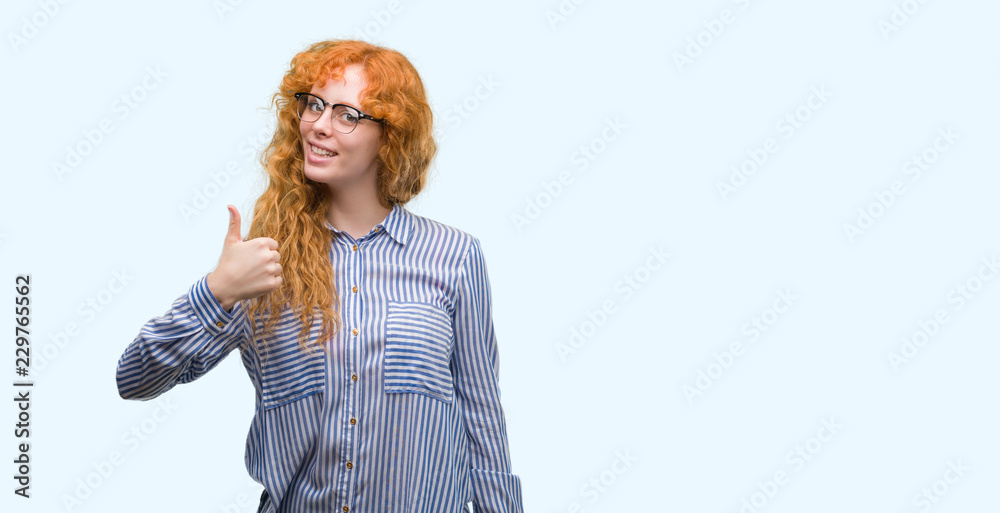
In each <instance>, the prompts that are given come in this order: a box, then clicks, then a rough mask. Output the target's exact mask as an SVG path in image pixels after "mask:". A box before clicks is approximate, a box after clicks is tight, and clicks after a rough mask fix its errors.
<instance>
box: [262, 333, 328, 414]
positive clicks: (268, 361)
mask: <svg viewBox="0 0 1000 513" xmlns="http://www.w3.org/2000/svg"><path fill="white" fill-rule="evenodd" d="M294 334H295V335H298V332H297V331H296V332H295V333H294ZM267 342H268V344H269V346H268V347H267V348H266V350H265V351H266V352H265V353H264V354H262V355H261V356H262V360H263V365H262V367H263V370H262V371H261V402H262V405H261V406H262V407H263V408H264V409H265V410H269V409H271V408H276V407H278V406H282V405H285V404H289V403H291V402H294V401H297V400H299V399H302V398H303V397H306V396H308V395H311V394H314V393H316V392H322V391H323V390H324V389H325V388H326V366H325V360H324V354H323V352H322V350H321V349H320V348H318V347H316V346H315V345H313V346H311V347H310V350H309V351H303V350H302V348H301V347H300V346H299V344H298V340H297V339H296V337H295V336H284V337H280V338H278V339H277V340H275V339H273V338H272V339H270V340H268V341H267Z"/></svg>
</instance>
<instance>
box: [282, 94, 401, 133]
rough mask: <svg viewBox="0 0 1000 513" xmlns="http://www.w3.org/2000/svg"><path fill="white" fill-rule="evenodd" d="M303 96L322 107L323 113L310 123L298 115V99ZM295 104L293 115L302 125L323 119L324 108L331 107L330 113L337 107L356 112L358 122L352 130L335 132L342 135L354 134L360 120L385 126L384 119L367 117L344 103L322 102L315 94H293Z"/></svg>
mask: <svg viewBox="0 0 1000 513" xmlns="http://www.w3.org/2000/svg"><path fill="white" fill-rule="evenodd" d="M303 96H312V97H313V98H316V99H317V100H319V104H320V105H322V106H323V112H320V114H319V116H318V117H317V118H316V119H314V120H312V121H306V120H304V119H302V115H301V114H299V107H298V102H299V101H300V98H301V97H303ZM295 102H296V106H295V115H296V116H297V117H298V118H299V121H302V122H304V123H315V122H317V121H319V120H320V118H322V117H323V114H326V108H327V107H331V112H332V110H333V109H336V108H337V107H347V108H349V109H351V110H353V111H354V112H357V113H358V115H357V118H358V122H357V123H355V124H354V128H352V129H351V131H350V132H340V130H337V131H338V132H340V133H342V134H344V133H346V134H349V133H351V132H354V129H355V128H358V124H360V123H361V120H362V119H370V120H372V121H374V122H376V123H379V124H383V125H384V124H385V120H384V119H379V118H376V117H372V116H369V115H368V114H365V113H364V112H361V109H359V108H357V107H355V106H354V105H348V104H346V103H330V102H328V101H326V100H324V99H322V98H320V97H319V96H316V95H315V94H312V93H295Z"/></svg>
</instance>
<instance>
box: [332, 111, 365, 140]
mask: <svg viewBox="0 0 1000 513" xmlns="http://www.w3.org/2000/svg"><path fill="white" fill-rule="evenodd" d="M358 118H359V113H358V111H356V110H354V109H352V108H351V107H348V106H346V105H337V107H336V108H334V109H333V127H334V128H336V129H337V131H338V132H342V133H345V134H349V133H351V132H352V131H353V130H354V127H356V126H358Z"/></svg>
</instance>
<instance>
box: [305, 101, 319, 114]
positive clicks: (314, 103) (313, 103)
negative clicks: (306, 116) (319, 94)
mask: <svg viewBox="0 0 1000 513" xmlns="http://www.w3.org/2000/svg"><path fill="white" fill-rule="evenodd" d="M306 107H307V108H308V109H309V110H311V111H313V112H323V104H321V103H320V102H319V100H317V99H315V98H311V99H310V100H309V103H308V104H306Z"/></svg>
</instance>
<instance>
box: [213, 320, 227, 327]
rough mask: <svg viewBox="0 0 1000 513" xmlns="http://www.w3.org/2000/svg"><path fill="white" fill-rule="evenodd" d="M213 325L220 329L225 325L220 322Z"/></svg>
mask: <svg viewBox="0 0 1000 513" xmlns="http://www.w3.org/2000/svg"><path fill="white" fill-rule="evenodd" d="M215 325H216V326H218V327H220V328H221V327H223V326H225V325H226V323H224V322H222V321H219V322H217V323H215Z"/></svg>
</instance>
